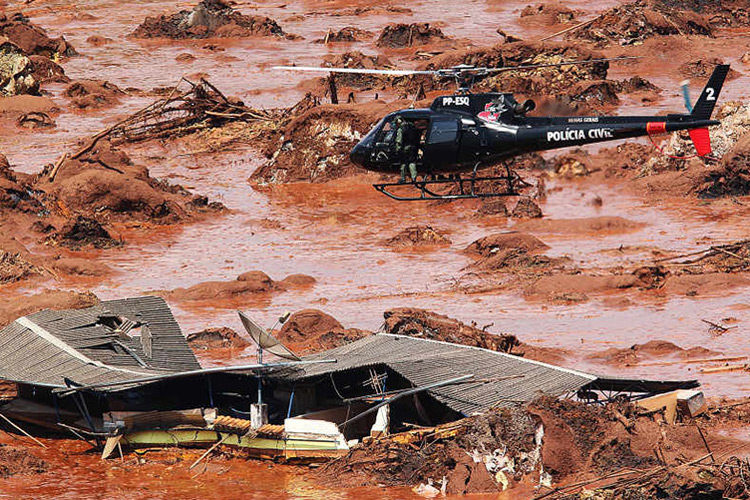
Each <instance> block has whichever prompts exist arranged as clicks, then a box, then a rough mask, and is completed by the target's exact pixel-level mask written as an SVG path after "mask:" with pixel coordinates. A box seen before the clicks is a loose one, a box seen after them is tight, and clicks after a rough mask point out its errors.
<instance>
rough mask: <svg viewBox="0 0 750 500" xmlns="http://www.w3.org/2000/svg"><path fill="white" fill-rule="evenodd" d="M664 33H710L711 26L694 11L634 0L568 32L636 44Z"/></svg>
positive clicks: (602, 40)
mask: <svg viewBox="0 0 750 500" xmlns="http://www.w3.org/2000/svg"><path fill="white" fill-rule="evenodd" d="M663 35H706V36H713V28H712V27H711V25H710V24H709V22H708V21H707V20H706V18H705V17H703V16H701V15H699V14H698V13H696V12H692V11H689V10H681V9H678V8H672V7H669V6H667V5H665V2H661V1H658V0H636V1H635V2H632V3H627V4H624V5H618V6H616V7H613V8H611V9H609V10H607V11H605V12H604V13H602V14H601V15H600V16H599V17H597V18H596V19H595V20H594V21H593V22H592V23H590V24H588V25H586V26H582V27H581V28H580V29H578V30H575V31H573V32H571V33H569V34H568V35H567V36H568V37H569V38H576V39H579V40H587V41H590V42H594V43H596V44H598V45H600V46H604V45H607V44H610V43H616V44H619V45H637V44H641V43H643V41H644V40H646V39H647V38H650V37H652V36H663Z"/></svg>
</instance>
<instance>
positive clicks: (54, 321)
mask: <svg viewBox="0 0 750 500" xmlns="http://www.w3.org/2000/svg"><path fill="white" fill-rule="evenodd" d="M185 373H195V375H194V376H193V377H192V378H191V377H184V378H177V379H174V380H171V379H169V377H170V376H171V375H175V374H185ZM226 377H230V380H227V382H226V383H227V384H229V385H235V378H234V377H233V376H231V375H226ZM235 377H237V376H235ZM0 379H2V380H6V381H10V382H15V383H16V384H17V388H18V389H17V391H18V397H17V398H16V399H15V400H13V401H12V402H10V403H8V404H6V405H4V406H3V412H4V413H6V414H8V415H14V416H15V417H17V418H19V419H21V420H25V421H30V422H33V423H36V424H39V425H44V426H50V427H54V426H55V425H56V424H57V423H60V422H62V423H73V422H75V423H76V424H81V423H85V424H86V425H85V427H88V428H92V427H93V428H97V427H98V425H97V424H98V422H96V416H97V415H101V413H103V412H105V411H110V410H128V411H132V410H138V411H151V410H170V409H183V408H195V407H201V406H205V407H208V406H214V404H216V402H215V401H214V400H213V398H212V392H211V391H212V389H213V388H212V387H211V380H210V379H207V378H206V377H204V376H201V366H200V364H199V363H198V360H197V359H196V357H195V354H194V353H193V351H192V349H191V348H190V346H189V345H188V343H187V341H186V339H185V336H184V335H183V334H182V330H181V329H180V326H179V325H178V324H177V321H176V320H175V318H174V316H173V315H172V312H171V310H170V308H169V306H168V305H167V303H166V302H165V301H164V299H162V298H160V297H152V296H148V297H138V298H129V299H123V300H111V301H103V302H101V303H99V304H97V305H95V306H93V307H89V308H85V309H75V310H64V311H52V310H43V311H40V312H38V313H35V314H31V315H29V316H24V317H21V318H18V319H16V320H15V321H14V322H13V323H11V324H9V325H8V326H6V327H5V328H3V329H2V330H0ZM77 386H87V387H92V389H91V390H87V391H81V392H80V393H77V394H74V395H68V396H61V395H60V391H61V390H63V389H64V388H67V387H77ZM201 389H203V390H201ZM217 390H221V388H220V387H217ZM71 396H72V397H71ZM84 417H85V418H84ZM85 421H88V422H85Z"/></svg>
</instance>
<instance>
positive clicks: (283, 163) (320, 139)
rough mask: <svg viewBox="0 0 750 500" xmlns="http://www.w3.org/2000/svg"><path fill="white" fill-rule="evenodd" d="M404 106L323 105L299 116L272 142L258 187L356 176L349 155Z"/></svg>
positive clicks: (257, 178) (256, 179)
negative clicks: (388, 117) (382, 119)
mask: <svg viewBox="0 0 750 500" xmlns="http://www.w3.org/2000/svg"><path fill="white" fill-rule="evenodd" d="M400 105H402V103H399V102H395V103H392V104H388V105H387V104H384V103H381V102H378V101H373V102H368V103H363V104H341V105H320V106H315V107H311V108H309V109H308V110H307V111H303V112H301V113H297V114H295V113H294V112H292V113H290V115H291V116H293V118H292V120H291V121H289V122H288V123H287V124H285V125H283V128H282V129H281V132H280V134H278V136H277V137H274V138H273V139H272V140H271V141H269V145H268V147H267V148H266V150H265V152H266V156H267V157H268V158H269V161H268V162H267V163H266V164H264V165H262V166H261V167H259V168H258V169H257V170H256V171H255V172H254V173H253V175H252V176H251V180H252V181H254V182H257V183H261V184H262V183H284V182H325V181H330V180H332V179H338V178H341V177H345V176H347V175H351V174H353V173H356V172H357V171H358V169H357V168H356V167H355V166H354V165H353V164H352V163H351V160H350V159H349V152H350V151H351V149H352V148H353V147H354V146H355V145H356V144H357V143H358V142H359V141H360V140H361V139H362V137H364V135H365V134H366V133H367V132H369V130H370V129H371V128H372V126H373V124H375V123H377V121H378V120H379V119H380V118H382V116H383V115H385V114H386V113H388V112H390V111H393V110H394V109H398V107H399V106H400Z"/></svg>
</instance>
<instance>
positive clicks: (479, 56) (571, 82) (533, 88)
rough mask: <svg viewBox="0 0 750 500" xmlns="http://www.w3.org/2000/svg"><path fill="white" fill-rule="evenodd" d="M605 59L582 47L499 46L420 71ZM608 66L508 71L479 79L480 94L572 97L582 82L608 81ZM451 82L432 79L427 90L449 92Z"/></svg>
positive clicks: (449, 56) (454, 55) (450, 55)
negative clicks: (571, 92)
mask: <svg viewBox="0 0 750 500" xmlns="http://www.w3.org/2000/svg"><path fill="white" fill-rule="evenodd" d="M602 57H603V56H602V55H601V54H599V53H597V52H594V51H591V50H589V49H587V48H585V47H582V46H580V45H576V44H571V43H563V42H561V43H555V42H544V43H537V42H513V43H499V44H496V45H494V46H492V47H489V48H478V49H469V50H456V51H452V52H447V53H445V54H442V55H439V56H436V57H434V58H432V59H431V60H430V61H429V62H428V63H426V64H425V67H424V68H422V67H420V68H419V69H435V68H448V67H451V66H455V65H458V64H469V65H473V66H477V67H487V68H502V67H512V66H520V65H529V64H556V63H561V62H565V61H583V60H587V59H601V58H602ZM608 68H609V63H607V62H598V63H592V64H581V65H572V66H559V67H552V68H539V69H535V70H525V71H522V72H514V71H507V72H502V73H495V74H491V75H490V76H487V77H484V78H479V79H477V82H476V85H475V87H474V88H475V89H476V90H477V91H479V90H481V91H499V92H514V93H518V94H523V95H526V96H532V95H535V96H540V95H546V96H555V95H557V94H563V93H569V92H570V90H571V89H573V88H575V87H576V86H577V85H579V84H580V82H586V81H599V80H605V79H606V78H607V69H608ZM451 83H452V82H448V81H445V80H441V81H437V80H434V79H429V80H427V81H425V89H429V90H432V89H442V90H445V89H448V88H449V87H450V86H451Z"/></svg>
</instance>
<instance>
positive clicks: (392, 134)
mask: <svg viewBox="0 0 750 500" xmlns="http://www.w3.org/2000/svg"><path fill="white" fill-rule="evenodd" d="M395 140H396V123H395V121H394V120H391V121H387V122H385V124H384V125H383V130H381V131H380V137H379V138H378V142H379V143H381V144H392V143H393V142H394V141H395Z"/></svg>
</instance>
